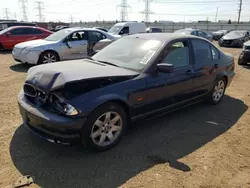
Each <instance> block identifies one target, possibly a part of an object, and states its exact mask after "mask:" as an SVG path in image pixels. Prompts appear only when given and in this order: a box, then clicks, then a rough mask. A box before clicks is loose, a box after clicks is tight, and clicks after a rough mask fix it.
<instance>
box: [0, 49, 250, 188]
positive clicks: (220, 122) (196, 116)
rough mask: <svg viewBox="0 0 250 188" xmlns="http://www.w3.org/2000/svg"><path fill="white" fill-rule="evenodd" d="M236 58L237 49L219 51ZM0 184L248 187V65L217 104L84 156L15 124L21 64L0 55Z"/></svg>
mask: <svg viewBox="0 0 250 188" xmlns="http://www.w3.org/2000/svg"><path fill="white" fill-rule="evenodd" d="M223 51H225V52H229V53H232V54H234V56H235V60H236V62H237V57H238V55H239V52H240V49H230V48H224V49H223ZM0 66H1V68H0V105H1V113H0V146H1V147H0V166H1V168H0V187H4V188H9V187H12V184H13V182H14V181H15V180H17V179H18V178H19V177H22V176H23V175H32V176H33V178H34V184H32V185H30V186H29V187H43V188H57V187H60V188H64V187H65V188H69V187H84V188H88V187H91V188H92V187H105V188H106V187H108V188H112V187H133V188H135V187H150V188H154V187H157V188H161V187H164V188H166V187H192V188H194V187H202V188H208V187H209V188H210V187H216V188H218V187H221V188H225V187H233V188H235V187H242V188H243V187H244V188H245V187H250V126H249V122H250V110H249V109H248V106H249V105H250V91H249V89H250V82H249V79H250V66H249V67H240V66H238V65H236V73H237V74H236V76H235V78H234V80H233V82H232V84H231V86H230V87H229V88H228V89H227V92H226V96H225V98H224V100H223V102H222V103H221V104H219V105H217V106H209V105H206V104H198V105H195V106H192V107H189V108H186V109H183V110H181V111H177V112H174V113H171V114H168V115H166V116H163V117H158V118H154V119H151V120H148V121H141V122H137V123H136V124H134V126H133V127H132V128H130V129H129V131H128V133H127V134H126V135H125V137H124V139H123V140H122V141H121V142H120V144H119V145H118V146H117V147H115V148H114V149H112V150H110V151H107V152H104V153H90V152H87V151H85V150H84V149H83V148H81V147H80V146H71V147H68V146H61V145H54V144H51V143H47V142H46V141H43V140H41V139H39V138H37V137H35V136H33V135H32V134H30V133H29V132H28V131H27V130H26V129H25V127H24V126H23V125H22V121H21V117H20V115H19V112H18V106H17V94H18V92H19V91H20V89H21V87H22V84H23V82H24V79H25V77H26V72H27V70H28V68H29V67H28V66H24V65H21V64H16V63H15V62H14V61H13V59H12V57H11V54H10V52H4V53H1V54H0Z"/></svg>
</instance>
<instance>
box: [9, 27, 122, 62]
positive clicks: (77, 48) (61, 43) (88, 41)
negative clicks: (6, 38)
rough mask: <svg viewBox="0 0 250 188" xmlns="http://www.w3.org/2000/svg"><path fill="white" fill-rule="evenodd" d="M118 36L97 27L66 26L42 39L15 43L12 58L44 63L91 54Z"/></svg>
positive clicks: (19, 60)
mask: <svg viewBox="0 0 250 188" xmlns="http://www.w3.org/2000/svg"><path fill="white" fill-rule="evenodd" d="M118 38H119V37H117V36H113V35H111V34H109V33H107V32H104V31H101V30H98V29H88V28H67V29H63V30H60V31H58V32H55V33H53V34H52V35H50V36H49V37H47V38H45V39H42V40H33V41H28V42H23V43H19V44H17V45H15V47H14V49H13V51H12V55H13V58H14V59H15V60H16V61H18V62H21V63H28V64H45V63H52V62H56V61H62V60H70V59H80V58H85V57H88V56H91V55H92V54H93V47H94V46H95V45H96V46H95V50H100V49H102V48H104V47H105V46H107V45H108V44H110V43H111V42H113V41H115V40H116V39H118Z"/></svg>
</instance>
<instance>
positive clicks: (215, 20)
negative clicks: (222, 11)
mask: <svg viewBox="0 0 250 188" xmlns="http://www.w3.org/2000/svg"><path fill="white" fill-rule="evenodd" d="M218 10H219V8H218V7H217V8H216V14H215V19H214V22H217V16H218Z"/></svg>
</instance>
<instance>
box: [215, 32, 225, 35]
mask: <svg viewBox="0 0 250 188" xmlns="http://www.w3.org/2000/svg"><path fill="white" fill-rule="evenodd" d="M222 34H224V33H223V32H222V31H216V32H213V35H222Z"/></svg>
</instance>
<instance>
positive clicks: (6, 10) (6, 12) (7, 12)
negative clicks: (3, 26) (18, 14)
mask: <svg viewBox="0 0 250 188" xmlns="http://www.w3.org/2000/svg"><path fill="white" fill-rule="evenodd" d="M3 10H4V14H5V19H6V20H8V19H9V9H8V8H4V9H3Z"/></svg>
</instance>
